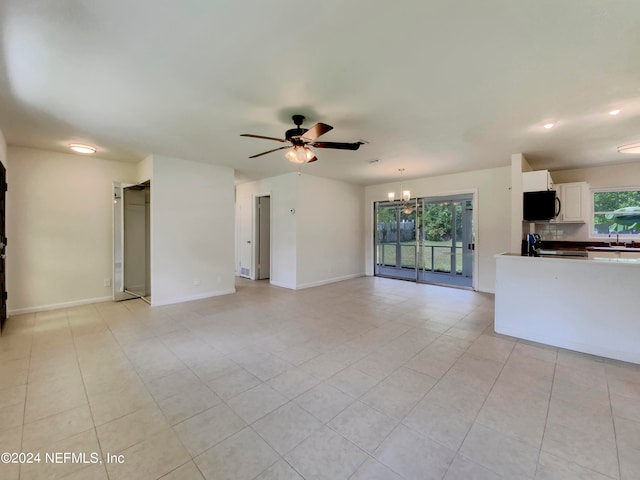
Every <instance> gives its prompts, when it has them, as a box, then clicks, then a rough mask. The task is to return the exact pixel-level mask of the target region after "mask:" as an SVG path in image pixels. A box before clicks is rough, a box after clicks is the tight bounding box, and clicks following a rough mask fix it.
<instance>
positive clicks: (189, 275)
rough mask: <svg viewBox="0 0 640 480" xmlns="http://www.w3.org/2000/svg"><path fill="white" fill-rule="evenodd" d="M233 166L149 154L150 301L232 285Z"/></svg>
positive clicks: (228, 289)
mask: <svg viewBox="0 0 640 480" xmlns="http://www.w3.org/2000/svg"><path fill="white" fill-rule="evenodd" d="M233 175H234V172H233V169H231V168H227V167H218V166H213V165H209V164H204V163H198V162H192V161H188V160H179V159H175V158H168V157H162V156H158V155H154V156H153V159H152V175H151V176H152V178H151V303H152V305H165V304H170V303H177V302H183V301H188V300H195V299H198V298H205V297H210V296H214V295H222V294H226V293H232V292H234V291H235V276H234V265H233V258H234V191H233V188H234V187H233V182H234V178H233Z"/></svg>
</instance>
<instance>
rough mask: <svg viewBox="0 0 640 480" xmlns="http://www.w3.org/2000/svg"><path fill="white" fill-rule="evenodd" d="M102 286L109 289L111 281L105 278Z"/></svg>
mask: <svg viewBox="0 0 640 480" xmlns="http://www.w3.org/2000/svg"><path fill="white" fill-rule="evenodd" d="M103 285H104V286H105V287H110V286H111V279H110V278H105V279H104V282H103Z"/></svg>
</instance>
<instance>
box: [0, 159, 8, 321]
mask: <svg viewBox="0 0 640 480" xmlns="http://www.w3.org/2000/svg"><path fill="white" fill-rule="evenodd" d="M6 196H7V170H6V169H5V168H4V165H3V164H2V163H0V331H1V330H2V327H3V326H4V322H5V321H6V320H7V283H6V282H7V279H6V273H5V260H6V258H7V254H6V248H7V237H6V231H5V205H6V203H5V202H6Z"/></svg>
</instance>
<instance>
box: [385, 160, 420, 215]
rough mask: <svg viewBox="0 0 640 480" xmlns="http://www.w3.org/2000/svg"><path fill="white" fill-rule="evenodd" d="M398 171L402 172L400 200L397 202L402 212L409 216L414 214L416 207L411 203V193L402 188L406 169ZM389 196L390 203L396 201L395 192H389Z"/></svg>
mask: <svg viewBox="0 0 640 480" xmlns="http://www.w3.org/2000/svg"><path fill="white" fill-rule="evenodd" d="M398 171H399V172H400V195H399V197H400V198H399V199H398V200H397V201H398V203H399V204H400V208H401V209H402V212H403V213H405V214H407V215H409V214H410V213H413V207H414V205H413V204H412V203H411V191H409V190H403V188H402V174H403V173H404V168H399V169H398ZM388 196H389V201H390V202H395V201H396V194H395V192H389V194H388Z"/></svg>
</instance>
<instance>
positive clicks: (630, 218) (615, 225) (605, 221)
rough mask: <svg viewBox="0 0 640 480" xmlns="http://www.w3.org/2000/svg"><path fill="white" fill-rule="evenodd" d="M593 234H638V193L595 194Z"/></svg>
mask: <svg viewBox="0 0 640 480" xmlns="http://www.w3.org/2000/svg"><path fill="white" fill-rule="evenodd" d="M593 203H594V208H593V210H594V230H595V233H599V234H606V233H611V232H613V233H627V234H638V233H640V191H638V190H630V191H623V192H595V193H594V194H593Z"/></svg>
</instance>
